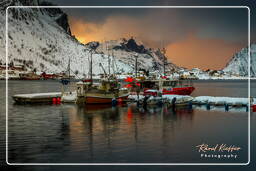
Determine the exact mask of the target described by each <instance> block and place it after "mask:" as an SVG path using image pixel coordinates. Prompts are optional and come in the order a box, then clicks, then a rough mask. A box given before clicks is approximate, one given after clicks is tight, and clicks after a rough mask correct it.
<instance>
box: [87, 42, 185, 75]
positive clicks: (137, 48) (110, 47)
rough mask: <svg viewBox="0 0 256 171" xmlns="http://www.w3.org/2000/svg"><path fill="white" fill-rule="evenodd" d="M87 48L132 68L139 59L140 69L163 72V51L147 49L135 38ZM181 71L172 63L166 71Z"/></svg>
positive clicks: (89, 44)
mask: <svg viewBox="0 0 256 171" xmlns="http://www.w3.org/2000/svg"><path fill="white" fill-rule="evenodd" d="M138 42H139V43H138ZM86 46H87V47H88V48H91V49H95V51H96V52H97V53H100V54H105V55H110V56H113V57H114V60H117V61H122V62H123V63H125V64H127V65H129V66H131V67H132V68H134V67H135V58H136V57H137V66H138V69H145V70H148V71H159V72H160V73H161V72H163V64H164V62H163V61H164V54H163V53H162V52H161V50H160V49H152V48H147V47H145V46H144V45H143V43H141V42H140V41H138V40H135V39H134V38H129V39H125V38H122V39H120V40H109V41H105V42H102V43H99V42H90V43H87V44H86ZM179 69H180V68H179V67H178V66H176V65H175V64H173V63H170V62H169V63H168V65H166V71H168V70H169V71H170V70H179Z"/></svg>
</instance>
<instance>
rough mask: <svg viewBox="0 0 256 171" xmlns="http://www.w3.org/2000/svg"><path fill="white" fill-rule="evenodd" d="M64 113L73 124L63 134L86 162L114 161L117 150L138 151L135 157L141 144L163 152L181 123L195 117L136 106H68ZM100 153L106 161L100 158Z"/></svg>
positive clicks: (186, 111) (186, 112) (184, 111)
mask: <svg viewBox="0 0 256 171" xmlns="http://www.w3.org/2000/svg"><path fill="white" fill-rule="evenodd" d="M62 109H63V110H64V111H67V112H68V113H67V114H68V115H69V117H70V119H69V121H70V123H69V128H67V127H66V122H64V123H63V126H62V130H61V131H63V132H66V131H68V130H69V131H70V133H66V135H70V139H71V144H70V148H71V149H70V150H71V151H80V152H81V151H85V152H86V153H84V154H83V155H84V158H85V161H87V162H97V161H105V160H106V161H108V162H109V161H112V160H115V155H116V153H117V152H116V151H117V150H128V149H134V148H135V151H134V153H137V152H138V151H140V150H139V148H141V147H140V146H141V143H142V142H143V143H144V144H143V145H144V146H145V147H146V146H149V147H150V148H152V145H153V144H159V145H161V146H159V147H158V148H161V149H163V148H165V147H168V146H169V145H170V144H172V143H171V141H172V139H173V137H175V130H176V129H178V128H176V127H177V126H178V127H179V126H180V123H179V122H184V121H185V122H192V120H193V115H194V113H193V110H192V109H189V108H177V109H176V110H172V109H171V108H168V107H167V106H163V107H157V106H153V107H147V108H146V109H145V108H141V107H137V106H136V105H133V104H130V105H124V106H117V107H111V106H108V105H103V106H102V105H85V106H79V105H67V106H65V107H63V108H62ZM156 121H157V122H156ZM149 132H150V133H149ZM150 134H151V135H150ZM152 135H154V136H155V135H156V137H155V138H154V137H152ZM66 138H67V136H66ZM145 147H143V148H145ZM99 152H101V153H103V155H104V156H105V158H104V159H102V158H101V157H99V156H98V153H99ZM166 155H167V154H166ZM111 156H112V157H111ZM126 160H130V159H129V158H126Z"/></svg>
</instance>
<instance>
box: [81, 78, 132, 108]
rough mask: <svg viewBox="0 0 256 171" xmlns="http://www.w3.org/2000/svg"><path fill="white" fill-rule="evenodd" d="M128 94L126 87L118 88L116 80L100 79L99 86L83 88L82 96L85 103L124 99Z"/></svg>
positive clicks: (102, 102)
mask: <svg viewBox="0 0 256 171" xmlns="http://www.w3.org/2000/svg"><path fill="white" fill-rule="evenodd" d="M128 96H129V91H128V89H125V88H120V84H119V82H118V81H116V80H114V79H113V80H108V79H103V80H101V82H100V84H99V86H95V87H89V89H87V90H85V92H84V97H85V102H86V104H106V103H112V102H113V100H116V101H125V100H127V98H128Z"/></svg>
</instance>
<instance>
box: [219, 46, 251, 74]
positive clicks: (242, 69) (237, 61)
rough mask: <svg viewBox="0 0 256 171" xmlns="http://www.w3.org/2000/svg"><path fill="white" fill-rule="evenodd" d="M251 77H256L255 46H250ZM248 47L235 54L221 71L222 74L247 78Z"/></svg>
mask: <svg viewBox="0 0 256 171" xmlns="http://www.w3.org/2000/svg"><path fill="white" fill-rule="evenodd" d="M250 54H251V55H250V56H251V68H250V70H251V77H256V44H251V53H250ZM248 59H249V57H248V47H246V48H243V49H242V50H241V51H240V52H238V53H236V54H235V55H234V56H233V57H232V58H231V59H230V61H229V62H228V63H227V65H226V67H225V68H224V69H223V71H224V72H227V73H231V74H235V75H240V76H248Z"/></svg>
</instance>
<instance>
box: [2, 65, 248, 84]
mask: <svg viewBox="0 0 256 171" xmlns="http://www.w3.org/2000/svg"><path fill="white" fill-rule="evenodd" d="M6 69H7V70H6ZM7 73H8V79H9V80H60V79H63V78H72V79H77V77H76V75H75V74H70V75H69V74H68V73H67V72H65V71H63V72H61V73H48V72H41V71H37V70H36V69H34V70H28V69H26V66H25V65H13V63H11V64H9V65H8V67H7V68H6V65H5V64H1V65H0V79H1V80H4V79H6V75H7ZM145 75H147V76H151V77H152V76H153V77H154V78H159V77H161V76H163V75H161V74H159V72H158V71H154V72H148V73H146V72H145V71H143V70H139V71H138V73H137V76H139V77H140V76H145ZM103 76H104V74H98V75H93V78H94V79H100V78H102V77H103ZM116 76H117V78H118V79H125V78H127V77H131V76H135V74H134V73H117V74H116ZM165 77H167V78H170V79H171V78H179V79H193V80H197V79H241V78H246V77H241V76H239V75H236V74H230V73H225V72H224V71H222V70H210V69H208V70H205V71H203V70H201V69H199V68H193V69H191V70H188V69H185V68H184V69H180V70H177V71H166V74H165Z"/></svg>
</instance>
